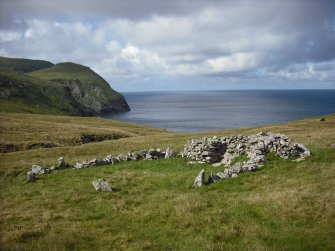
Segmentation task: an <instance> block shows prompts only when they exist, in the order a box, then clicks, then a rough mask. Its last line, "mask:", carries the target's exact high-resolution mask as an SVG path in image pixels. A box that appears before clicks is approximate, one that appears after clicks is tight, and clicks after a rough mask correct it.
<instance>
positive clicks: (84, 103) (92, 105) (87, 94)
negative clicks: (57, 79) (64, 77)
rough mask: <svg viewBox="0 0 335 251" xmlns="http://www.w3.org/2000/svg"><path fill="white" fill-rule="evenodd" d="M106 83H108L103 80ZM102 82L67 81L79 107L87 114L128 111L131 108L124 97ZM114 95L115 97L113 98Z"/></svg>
mask: <svg viewBox="0 0 335 251" xmlns="http://www.w3.org/2000/svg"><path fill="white" fill-rule="evenodd" d="M102 83H103V84H105V85H106V83H104V82H102ZM102 83H100V84H99V85H98V84H95V83H94V82H89V81H84V80H80V79H73V80H69V81H66V82H65V84H66V85H67V86H68V87H69V91H70V94H71V96H72V98H73V99H74V101H75V102H76V103H77V107H78V108H79V109H80V110H81V111H82V113H83V114H86V115H97V114H108V113H121V112H128V111H130V108H129V106H128V104H127V102H126V100H125V99H124V97H123V96H122V95H121V94H120V93H117V92H115V91H113V92H112V89H111V88H110V87H109V86H107V85H108V84H107V85H106V86H101V84H102ZM111 97H113V98H111Z"/></svg>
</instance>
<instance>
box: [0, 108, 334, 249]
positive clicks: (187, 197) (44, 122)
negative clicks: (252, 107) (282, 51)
mask: <svg viewBox="0 0 335 251" xmlns="http://www.w3.org/2000/svg"><path fill="white" fill-rule="evenodd" d="M319 119H320V118H309V119H304V120H298V121H294V122H290V123H285V124H276V125H269V126H262V127H256V128H245V129H233V130H224V131H216V132H202V133H195V134H188V133H176V132H169V131H164V130H160V129H155V128H150V127H143V126H138V125H132V124H129V123H122V122H117V121H112V120H107V119H101V118H81V117H68V116H51V115H36V114H11V113H1V114H0V138H1V139H3V141H4V142H6V143H7V144H13V145H17V146H19V145H23V144H25V145H31V144H34V143H38V142H40V143H41V142H50V143H54V144H55V146H54V147H53V148H40V149H36V148H30V149H29V148H26V149H19V150H21V151H15V152H9V153H0V188H1V189H0V200H1V201H0V219H1V220H0V249H1V250H34V251H35V250H136V251H137V250H182V251H184V250H199V251H200V250H333V249H334V246H335V239H334V236H335V210H334V209H335V193H334V187H335V149H334V148H333V146H331V145H332V144H334V143H335V115H329V116H325V121H323V122H320V121H319ZM260 131H263V132H269V131H271V132H276V133H283V134H285V135H287V136H288V137H290V138H291V139H292V140H293V141H295V142H299V143H302V144H304V145H305V146H306V147H308V148H309V149H310V150H311V151H312V155H311V156H310V157H309V158H307V159H306V160H304V161H301V162H295V161H292V160H290V159H288V160H285V159H281V158H278V157H275V156H274V155H270V156H268V162H267V163H266V164H265V166H264V167H263V168H261V169H260V170H258V171H256V172H250V173H243V174H240V175H239V176H238V177H237V178H235V179H225V180H220V181H219V182H217V183H215V184H212V185H210V186H203V187H201V188H198V189H191V188H190V186H191V184H192V182H193V180H194V178H195V176H196V175H197V174H198V173H199V171H200V170H201V169H205V171H206V174H207V176H208V174H209V173H210V172H215V173H216V172H219V171H222V169H223V167H213V166H211V165H208V164H203V165H188V164H187V161H188V160H186V159H182V158H176V159H163V160H157V161H129V162H123V163H119V164H115V165H105V166H98V167H92V168H87V169H80V170H75V169H66V170H61V171H56V172H53V173H51V174H47V175H40V179H39V180H37V181H36V182H34V183H28V184H24V180H25V179H26V172H27V171H28V170H30V168H31V165H32V164H40V165H42V166H46V167H49V166H51V165H55V164H56V163H57V158H59V157H60V156H63V157H64V158H65V160H66V161H67V162H69V163H71V164H74V163H76V162H77V161H83V160H91V159H93V158H103V157H105V156H107V155H108V154H111V155H112V156H117V155H118V154H119V153H124V154H127V152H128V151H129V152H135V151H140V150H142V149H149V148H161V149H163V150H164V149H165V148H166V147H171V148H172V149H175V150H178V151H181V150H182V149H183V145H184V144H185V143H186V141H187V140H191V139H192V138H193V139H200V138H202V137H204V136H207V137H208V136H214V135H216V136H227V135H237V134H245V135H251V134H255V133H258V132H260ZM84 134H86V135H87V134H96V135H113V134H115V135H118V136H119V138H115V139H110V140H104V141H101V142H93V143H89V144H76V143H75V142H74V141H75V140H76V139H78V138H80V136H81V135H84ZM98 178H105V179H106V180H107V181H108V182H110V184H111V186H112V187H113V188H116V192H115V193H97V192H96V191H95V190H94V188H93V186H92V184H91V182H92V181H93V180H96V179H98Z"/></svg>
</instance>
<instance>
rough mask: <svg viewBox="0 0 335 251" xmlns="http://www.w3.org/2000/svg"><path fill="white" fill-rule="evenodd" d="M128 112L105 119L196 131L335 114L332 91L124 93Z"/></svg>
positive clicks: (334, 99)
mask: <svg viewBox="0 0 335 251" xmlns="http://www.w3.org/2000/svg"><path fill="white" fill-rule="evenodd" d="M124 96H125V98H126V100H127V102H128V104H129V106H130V108H131V111H130V112H128V113H124V114H112V115H106V116H105V117H106V118H110V119H114V120H120V121H126V122H131V123H136V124H142V125H148V126H153V127H158V128H162V129H166V130H170V131H182V132H199V131H208V130H221V129H228V128H241V127H253V126H259V125H268V124H274V123H283V122H288V121H293V120H297V119H303V118H307V117H312V116H320V117H321V116H323V115H326V114H330V113H335V90H252V91H245V90H238V91H192V92H191V91H187V92H185V91H184V92H129V93H124Z"/></svg>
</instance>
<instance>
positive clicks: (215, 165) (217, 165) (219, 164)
mask: <svg viewBox="0 0 335 251" xmlns="http://www.w3.org/2000/svg"><path fill="white" fill-rule="evenodd" d="M221 165H222V163H220V162H218V163H214V164H213V165H212V167H219V166H221Z"/></svg>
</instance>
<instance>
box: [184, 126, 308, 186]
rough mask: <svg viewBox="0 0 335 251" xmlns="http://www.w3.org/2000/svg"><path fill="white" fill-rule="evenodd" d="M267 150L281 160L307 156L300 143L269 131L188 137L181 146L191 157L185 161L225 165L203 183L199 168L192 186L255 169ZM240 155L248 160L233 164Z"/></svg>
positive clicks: (263, 158) (261, 161)
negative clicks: (227, 135) (195, 138)
mask: <svg viewBox="0 0 335 251" xmlns="http://www.w3.org/2000/svg"><path fill="white" fill-rule="evenodd" d="M268 153H275V154H276V155H278V156H279V157H281V158H284V159H288V158H291V157H297V159H296V160H295V161H301V160H303V159H304V158H305V157H309V156H310V155H311V152H310V151H309V150H308V149H307V148H306V147H305V146H304V145H302V144H298V143H293V142H292V141H291V139H289V138H288V137H287V136H285V135H283V134H280V133H271V132H269V133H263V132H261V133H258V134H256V135H252V136H245V135H238V136H231V137H216V136H214V137H213V138H203V139H201V140H194V139H192V140H191V141H188V142H187V144H186V145H185V147H184V152H183V154H182V155H183V156H184V157H186V158H189V159H192V160H193V161H190V162H188V163H189V164H204V163H211V164H212V165H213V166H215V167H217V166H226V168H225V169H224V170H223V172H219V173H211V174H210V175H209V177H208V181H207V182H205V181H204V175H205V174H204V170H202V171H201V172H200V173H199V175H198V176H197V178H196V179H195V181H194V183H193V186H192V187H194V188H196V187H200V186H202V185H203V184H205V183H206V184H210V183H214V182H217V181H218V180H220V179H223V178H235V177H237V175H238V174H239V173H243V172H252V171H255V170H257V169H258V168H260V167H261V166H263V165H264V163H265V161H266V155H267V154H268ZM241 155H242V156H246V157H248V160H246V161H243V162H239V163H235V164H233V162H234V159H235V158H236V157H237V156H241ZM201 177H203V178H201Z"/></svg>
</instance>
